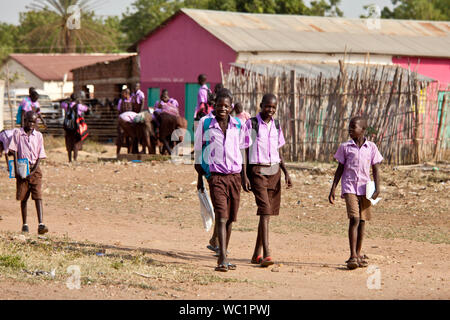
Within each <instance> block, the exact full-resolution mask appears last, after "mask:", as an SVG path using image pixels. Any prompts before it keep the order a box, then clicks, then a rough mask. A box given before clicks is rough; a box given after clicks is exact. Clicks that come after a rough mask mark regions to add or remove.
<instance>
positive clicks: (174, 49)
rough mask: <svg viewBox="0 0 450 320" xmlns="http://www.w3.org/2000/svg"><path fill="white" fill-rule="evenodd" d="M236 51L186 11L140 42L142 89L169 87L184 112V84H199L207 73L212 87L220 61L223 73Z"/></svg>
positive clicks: (234, 58)
mask: <svg viewBox="0 0 450 320" xmlns="http://www.w3.org/2000/svg"><path fill="white" fill-rule="evenodd" d="M236 56H237V54H236V53H235V52H234V51H233V50H232V49H231V48H230V47H228V46H227V45H226V44H225V43H223V42H222V41H220V40H218V39H217V38H215V37H214V36H213V35H211V34H210V33H209V32H207V31H206V30H205V29H203V28H202V27H200V26H199V25H198V24H197V23H196V22H194V21H193V20H192V19H191V18H189V17H188V16H186V15H185V14H184V13H180V14H179V15H178V16H177V17H175V18H174V19H173V20H171V21H170V22H169V23H168V24H167V25H166V26H165V27H163V28H162V29H160V30H157V31H156V32H155V33H153V34H152V35H150V37H149V38H147V39H144V40H142V41H141V42H140V43H139V57H140V65H141V88H142V90H143V91H144V92H145V93H147V88H150V87H154V88H155V87H156V88H160V89H161V90H162V89H167V90H169V95H170V96H171V97H173V98H175V99H176V100H178V102H179V104H180V109H181V110H182V111H183V112H184V103H185V83H197V77H198V75H199V74H201V73H204V74H206V75H207V77H208V82H209V83H210V84H211V86H212V87H214V85H215V84H216V83H219V82H221V73H220V66H219V63H220V62H222V64H223V67H224V72H227V71H228V68H229V67H228V64H229V63H230V62H235V61H236Z"/></svg>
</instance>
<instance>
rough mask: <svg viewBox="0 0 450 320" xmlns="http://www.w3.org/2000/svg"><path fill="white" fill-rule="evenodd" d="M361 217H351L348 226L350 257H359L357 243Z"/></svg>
mask: <svg viewBox="0 0 450 320" xmlns="http://www.w3.org/2000/svg"><path fill="white" fill-rule="evenodd" d="M358 227H359V218H351V219H350V224H349V227H348V239H349V244H350V258H357V257H358V255H357V253H356V245H357V238H358Z"/></svg>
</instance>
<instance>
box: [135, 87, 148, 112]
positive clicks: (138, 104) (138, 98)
mask: <svg viewBox="0 0 450 320" xmlns="http://www.w3.org/2000/svg"><path fill="white" fill-rule="evenodd" d="M131 99H132V100H133V111H134V112H136V113H139V112H141V111H147V110H148V108H146V107H145V106H144V103H145V94H144V93H143V92H142V91H141V84H140V83H136V84H135V85H134V90H133V94H132V95H131Z"/></svg>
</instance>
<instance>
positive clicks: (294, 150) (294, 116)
mask: <svg viewBox="0 0 450 320" xmlns="http://www.w3.org/2000/svg"><path fill="white" fill-rule="evenodd" d="M295 80H296V76H295V70H291V112H290V113H291V117H292V118H291V143H292V160H294V161H298V153H297V143H300V144H303V141H297V134H296V133H297V130H296V127H297V86H296V81H295ZM301 125H302V124H300V126H301ZM301 136H302V135H301ZM302 150H303V147H302Z"/></svg>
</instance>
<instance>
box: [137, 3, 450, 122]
mask: <svg viewBox="0 0 450 320" xmlns="http://www.w3.org/2000/svg"><path fill="white" fill-rule="evenodd" d="M130 51H138V53H139V56H140V67H141V73H140V74H141V87H142V89H143V90H144V91H145V92H146V93H147V94H148V100H149V101H148V102H149V104H152V103H153V102H154V101H155V100H156V99H157V98H158V97H159V94H160V91H161V90H162V89H168V90H169V94H170V96H171V97H173V98H175V99H177V100H178V102H179V103H180V106H181V109H182V111H183V110H184V113H185V117H186V118H187V120H188V122H189V126H190V127H191V126H192V122H193V112H194V108H195V105H196V102H197V90H198V85H197V76H198V75H199V74H200V73H204V74H206V75H207V77H208V83H209V84H210V86H211V87H213V86H214V85H215V84H216V83H219V82H221V69H220V64H221V63H222V66H223V72H227V70H228V68H229V66H230V64H231V63H236V64H238V65H260V66H262V65H264V66H267V65H268V64H274V65H275V64H276V65H277V66H286V65H294V64H295V65H306V66H308V65H310V66H312V68H309V67H305V68H304V69H305V70H311V69H314V67H315V66H323V65H328V66H333V65H334V66H336V65H337V63H338V61H339V60H343V59H345V62H346V63H350V64H364V63H370V64H386V65H392V64H399V65H400V66H402V67H404V68H408V65H409V67H410V68H411V69H412V70H417V71H418V73H419V74H422V75H424V76H426V77H428V78H431V79H434V80H437V81H439V88H440V90H441V91H443V92H444V91H447V90H448V86H449V84H450V23H449V22H443V21H437V22H436V21H413V20H384V19H381V20H378V21H375V22H374V21H370V20H365V19H346V18H339V17H311V16H295V15H273V14H249V13H239V12H222V11H210V10H195V9H181V10H179V11H178V12H177V13H176V14H174V15H173V16H172V17H170V18H169V19H168V20H167V21H165V22H164V23H162V24H161V25H160V26H159V27H157V28H156V29H154V30H153V31H151V32H150V33H149V34H148V35H147V36H145V37H144V38H143V39H141V40H140V41H138V42H137V43H136V44H135V45H134V46H132V47H131V48H130ZM183 106H184V108H183ZM244 107H245V106H244Z"/></svg>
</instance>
